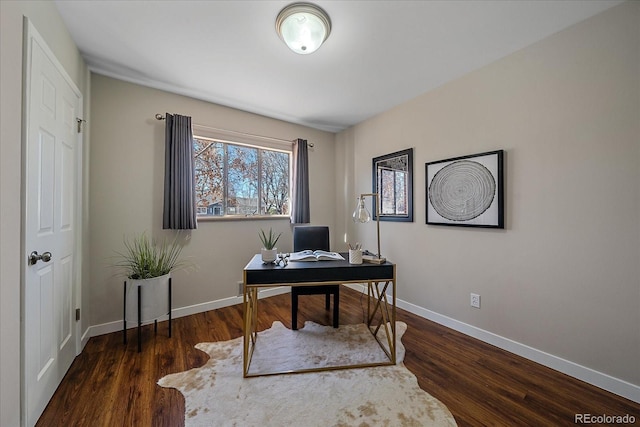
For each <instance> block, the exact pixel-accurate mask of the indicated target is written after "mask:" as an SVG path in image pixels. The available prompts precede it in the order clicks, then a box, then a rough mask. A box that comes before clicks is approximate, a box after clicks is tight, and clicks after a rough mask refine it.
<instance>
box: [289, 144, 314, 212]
mask: <svg viewBox="0 0 640 427" xmlns="http://www.w3.org/2000/svg"><path fill="white" fill-rule="evenodd" d="M292 194H293V197H292V199H291V200H292V202H293V203H292V207H291V223H292V224H308V223H310V222H311V210H310V209H309V150H308V148H307V140H306V139H298V140H296V141H295V142H294V143H293V189H292Z"/></svg>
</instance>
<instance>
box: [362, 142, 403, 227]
mask: <svg viewBox="0 0 640 427" xmlns="http://www.w3.org/2000/svg"><path fill="white" fill-rule="evenodd" d="M372 170H373V192H374V193H379V196H380V221H406V222H412V221H413V148H409V149H406V150H402V151H397V152H395V153H391V154H386V155H384V156H380V157H375V158H374V159H373V168H372ZM373 200H374V201H373V215H374V219H375V218H376V216H377V213H378V209H377V206H376V202H375V198H374V199H373Z"/></svg>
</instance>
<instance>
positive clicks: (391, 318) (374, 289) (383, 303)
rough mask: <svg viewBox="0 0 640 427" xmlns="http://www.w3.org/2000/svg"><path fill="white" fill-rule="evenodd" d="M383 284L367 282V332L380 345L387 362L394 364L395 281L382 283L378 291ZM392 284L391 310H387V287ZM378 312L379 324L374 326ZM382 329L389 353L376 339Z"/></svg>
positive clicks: (378, 339)
mask: <svg viewBox="0 0 640 427" xmlns="http://www.w3.org/2000/svg"><path fill="white" fill-rule="evenodd" d="M382 283H383V282H369V287H368V290H367V296H368V302H367V323H368V326H369V330H370V331H371V333H372V334H373V336H374V337H375V339H376V340H377V341H378V343H380V346H381V347H382V349H383V350H384V351H385V353H386V354H387V356H388V357H389V360H390V361H391V362H392V363H394V364H395V363H396V325H395V323H396V307H395V302H396V298H395V290H396V283H395V280H391V281H387V282H385V283H384V286H383V287H382V289H380V285H381V284H382ZM390 284H392V285H393V286H392V290H393V303H392V305H391V309H390V308H389V301H388V297H387V290H388V288H389V285H390ZM372 300H373V301H375V303H374V304H375V305H374V308H373V310H371V302H372ZM378 310H379V311H380V316H381V320H380V322H379V323H377V324H375V323H374V320H375V317H376V314H377V313H378ZM381 327H384V331H385V336H386V338H387V345H388V349H389V351H387V350H386V349H385V348H384V346H383V345H382V343H381V342H380V338H379V337H378V332H379V331H380V328H381Z"/></svg>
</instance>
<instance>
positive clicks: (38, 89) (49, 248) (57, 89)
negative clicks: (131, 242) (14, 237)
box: [23, 24, 81, 426]
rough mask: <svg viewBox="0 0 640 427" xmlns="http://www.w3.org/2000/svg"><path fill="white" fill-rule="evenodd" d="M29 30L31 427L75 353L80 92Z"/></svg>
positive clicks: (27, 391)
mask: <svg viewBox="0 0 640 427" xmlns="http://www.w3.org/2000/svg"><path fill="white" fill-rule="evenodd" d="M28 28H29V30H28V36H27V49H26V55H27V56H26V65H27V66H26V72H27V76H26V77H27V78H26V79H25V82H26V87H25V95H26V96H25V101H26V114H27V115H26V120H25V123H26V143H25V169H24V171H25V175H24V183H25V187H24V188H25V195H24V197H25V200H24V203H25V206H24V208H25V210H24V214H25V229H24V248H23V249H24V252H25V253H24V260H25V261H24V262H25V264H24V269H25V271H24V299H23V304H24V306H23V315H24V330H23V358H24V365H23V366H24V372H23V374H24V387H23V392H24V395H23V402H24V403H23V409H24V420H23V421H24V423H25V424H26V425H28V426H32V425H34V424H35V423H36V421H37V420H38V418H39V417H40V415H41V414H42V411H43V410H44V408H45V407H46V405H47V403H48V402H49V400H50V399H51V396H52V395H53V393H54V392H55V390H56V388H57V387H58V385H59V384H60V381H61V380H62V378H63V377H64V374H65V373H66V372H67V370H68V369H69V367H70V366H71V363H72V362H73V359H74V358H75V356H76V334H77V331H76V325H75V322H76V320H75V298H74V292H75V287H76V286H75V281H76V277H77V274H76V272H77V267H78V266H77V265H76V262H77V258H78V257H77V256H76V251H77V249H76V228H77V227H76V224H77V219H76V218H75V217H76V216H77V212H78V210H77V203H78V200H79V199H78V196H77V191H76V185H77V177H78V176H79V163H78V146H79V137H78V132H77V121H76V120H77V117H79V115H80V111H79V106H80V105H81V94H80V92H79V90H78V89H77V88H76V87H75V85H73V83H72V82H71V80H70V79H69V78H68V77H67V75H66V73H65V72H64V69H62V67H61V66H60V65H59V63H58V61H57V60H56V59H55V56H53V54H52V53H51V51H50V50H49V49H48V47H47V46H46V44H45V42H44V41H43V40H42V38H41V37H40V36H39V35H38V33H37V32H36V31H35V29H34V28H33V27H32V26H31V25H30V24H28ZM35 252H37V255H36V254H35ZM49 254H50V256H49Z"/></svg>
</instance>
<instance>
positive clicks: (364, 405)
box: [158, 321, 456, 427]
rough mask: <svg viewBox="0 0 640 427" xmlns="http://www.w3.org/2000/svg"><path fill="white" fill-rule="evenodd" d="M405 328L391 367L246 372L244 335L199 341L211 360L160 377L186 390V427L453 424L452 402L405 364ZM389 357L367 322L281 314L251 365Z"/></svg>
mask: <svg viewBox="0 0 640 427" xmlns="http://www.w3.org/2000/svg"><path fill="white" fill-rule="evenodd" d="M406 329H407V325H406V324H405V323H403V322H397V323H396V333H397V337H398V339H397V362H398V363H397V364H396V365H392V366H378V367H372V368H358V369H345V370H334V371H326V372H312V373H303V374H294V375H273V376H265V377H254V378H243V377H242V337H240V338H236V339H233V340H230V341H225V342H214V343H200V344H198V345H196V348H198V349H200V350H202V351H204V352H205V353H207V354H208V355H209V356H210V359H209V361H208V362H207V363H206V364H205V365H204V366H202V367H200V368H195V369H191V370H189V371H186V372H180V373H177V374H171V375H167V376H165V377H164V378H162V379H160V381H158V384H159V385H160V386H162V387H173V388H176V389H177V390H179V391H180V392H181V393H182V394H183V395H184V398H185V425H186V426H203V427H204V426H208V427H209V426H210V427H218V426H238V427H251V426H260V427H270V426H274V427H288V426H301V427H312V426H318V427H327V426H358V427H365V426H372V427H373V426H389V427H391V426H420V427H423V426H455V425H456V422H455V420H454V418H453V416H452V415H451V413H450V412H449V410H448V409H447V407H446V406H445V405H443V404H442V403H441V402H440V401H438V400H437V399H435V398H434V397H432V396H430V395H429V394H428V393H426V392H425V391H423V390H422V389H420V387H419V386H418V382H417V380H416V377H415V376H414V375H413V374H412V373H411V372H410V371H409V370H408V369H407V368H405V367H404V364H403V363H402V360H403V359H404V347H403V346H402V343H401V341H400V338H401V337H402V335H403V334H404V332H405V331H406ZM384 357H385V356H384V353H383V352H382V351H381V349H380V347H379V345H378V343H377V342H376V341H375V340H374V338H373V337H372V335H371V333H370V332H369V331H368V328H367V326H366V325H364V324H359V325H342V326H340V328H338V329H334V328H332V327H330V326H321V325H317V324H315V323H313V322H306V323H305V326H304V328H303V329H300V330H298V331H292V330H290V329H287V328H285V327H284V325H283V324H282V323H280V322H277V321H276V322H274V323H273V325H272V326H271V328H270V329H267V330H265V331H263V332H260V333H259V334H258V340H257V344H256V348H255V351H254V355H253V360H252V363H251V368H252V369H251V371H250V372H252V373H253V372H269V371H273V370H274V369H278V368H281V367H282V366H285V367H288V368H289V369H292V368H304V367H317V366H331V365H335V364H345V363H365V362H371V361H379V360H385V359H384Z"/></svg>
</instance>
